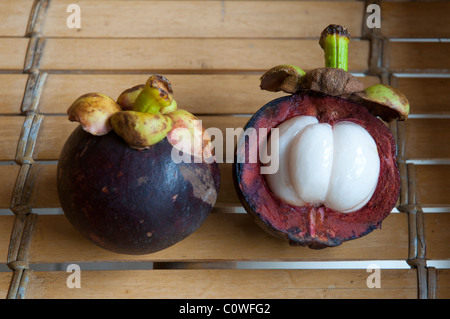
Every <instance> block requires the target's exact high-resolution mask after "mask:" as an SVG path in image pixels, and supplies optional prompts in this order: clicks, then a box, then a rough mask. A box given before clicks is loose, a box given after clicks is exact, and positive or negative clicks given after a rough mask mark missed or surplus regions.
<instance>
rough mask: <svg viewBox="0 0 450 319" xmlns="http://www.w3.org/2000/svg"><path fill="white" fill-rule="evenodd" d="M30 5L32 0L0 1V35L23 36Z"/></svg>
mask: <svg viewBox="0 0 450 319" xmlns="http://www.w3.org/2000/svg"><path fill="white" fill-rule="evenodd" d="M32 6H33V1H30V0H18V1H1V2H0V21H2V23H1V24H0V37H4V36H7V37H22V36H25V33H26V31H27V25H28V18H29V16H30V13H31V8H32Z"/></svg>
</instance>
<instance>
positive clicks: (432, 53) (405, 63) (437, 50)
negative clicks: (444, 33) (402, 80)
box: [389, 41, 450, 73]
mask: <svg viewBox="0 0 450 319" xmlns="http://www.w3.org/2000/svg"><path fill="white" fill-rule="evenodd" d="M389 54H390V55H389V70H390V71H391V72H427V73H448V72H449V69H450V61H449V59H448V58H447V57H448V55H449V54H450V43H448V42H392V41H391V42H390V43H389Z"/></svg>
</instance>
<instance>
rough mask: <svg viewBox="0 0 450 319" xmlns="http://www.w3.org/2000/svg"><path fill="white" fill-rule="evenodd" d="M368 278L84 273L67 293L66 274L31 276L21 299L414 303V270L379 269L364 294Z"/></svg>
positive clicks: (328, 273) (358, 274)
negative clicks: (377, 284) (374, 283)
mask: <svg viewBox="0 0 450 319" xmlns="http://www.w3.org/2000/svg"><path fill="white" fill-rule="evenodd" d="M369 275H370V273H368V272H367V271H366V270H365V269H359V270H353V269H352V270H317V269H315V270H298V269H297V270H278V269H276V270H274V269H271V270H266V269H258V270H245V269H233V270H225V269H220V270H217V269H214V270H212V269H208V270H206V269H203V270H150V271H146V270H134V271H85V272H82V275H81V288H77V289H75V288H74V289H69V288H67V285H66V281H67V276H68V274H67V273H66V272H63V271H59V272H33V273H32V275H31V276H30V278H29V281H30V282H29V286H28V289H27V291H26V295H25V297H26V298H29V299H33V298H44V299H46V298H87V299H89V298H188V299H191V298H194V299H195V298H226V299H228V298H284V299H291V298H296V299H298V298H333V299H336V298H337V299H339V298H350V299H354V298H387V299H390V298H394V299H395V298H404V299H414V298H417V282H416V270H414V269H406V270H405V269H402V270H398V269H381V270H380V282H381V288H368V286H367V280H368V277H369ZM143 282H144V283H151V284H150V285H143V284H142V283H143Z"/></svg>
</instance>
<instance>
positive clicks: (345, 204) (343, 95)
mask: <svg viewBox="0 0 450 319" xmlns="http://www.w3.org/2000/svg"><path fill="white" fill-rule="evenodd" d="M349 40H350V34H349V33H348V30H347V29H346V28H344V27H342V26H338V25H330V26H328V27H327V28H326V29H325V30H324V31H323V32H322V34H321V37H320V42H319V43H320V45H321V47H322V48H323V49H324V51H325V67H324V68H318V69H314V70H311V71H308V72H305V71H303V70H301V69H300V68H298V67H296V66H290V65H279V66H276V67H274V68H272V69H270V70H269V71H267V72H266V73H265V74H264V75H263V76H262V77H261V89H264V90H268V91H284V92H286V93H290V95H288V96H284V97H280V98H278V99H275V100H273V101H271V102H269V103H267V104H266V105H264V106H263V107H262V108H261V109H259V110H258V111H257V112H256V113H255V114H254V115H253V116H252V117H251V119H250V120H249V121H248V123H247V124H246V126H245V127H244V132H245V134H243V135H242V136H241V138H240V140H239V141H238V144H237V148H236V154H235V162H234V164H233V177H234V182H235V186H236V190H237V193H238V196H239V198H240V200H241V202H242V204H243V206H244V208H245V209H246V211H247V212H248V213H249V214H250V215H251V216H252V217H254V219H255V221H256V222H257V224H258V225H260V226H261V227H262V228H263V229H264V230H266V231H267V232H268V233H270V234H272V235H274V236H277V237H280V238H283V239H286V240H288V241H289V243H290V244H291V245H300V246H308V247H310V248H313V249H319V248H325V247H331V246H338V245H340V244H341V243H342V242H344V241H347V240H351V239H356V238H359V237H361V236H364V235H366V234H368V233H370V232H371V231H372V230H374V229H376V228H379V227H381V222H382V221H383V219H385V218H386V217H387V216H388V215H389V213H390V212H391V211H392V209H393V208H394V207H395V204H396V202H397V199H398V196H399V193H400V177H399V172H398V169H397V165H396V145H395V141H394V139H393V136H392V134H391V132H390V131H389V129H388V127H387V125H386V122H389V121H392V120H394V119H397V120H406V118H407V116H408V113H409V103H408V101H407V99H406V97H405V96H404V95H403V94H402V93H401V92H399V91H398V90H396V89H394V88H392V87H390V86H388V85H382V84H378V85H374V86H371V87H368V88H366V89H364V86H363V84H362V82H360V81H359V80H358V79H357V78H356V77H354V76H353V75H351V74H350V73H348V72H347V63H348V62H347V52H348V51H347V50H348V42H349ZM269 154H270V156H269Z"/></svg>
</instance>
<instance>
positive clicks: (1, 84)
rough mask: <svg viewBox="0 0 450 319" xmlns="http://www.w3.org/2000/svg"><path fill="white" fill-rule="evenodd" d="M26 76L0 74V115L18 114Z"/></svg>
mask: <svg viewBox="0 0 450 319" xmlns="http://www.w3.org/2000/svg"><path fill="white" fill-rule="evenodd" d="M27 78H28V75H26V74H0V96H1V97H2V102H1V103H2V104H1V108H0V114H19V113H20V106H21V104H22V99H23V95H24V91H25V86H26V83H27Z"/></svg>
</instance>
